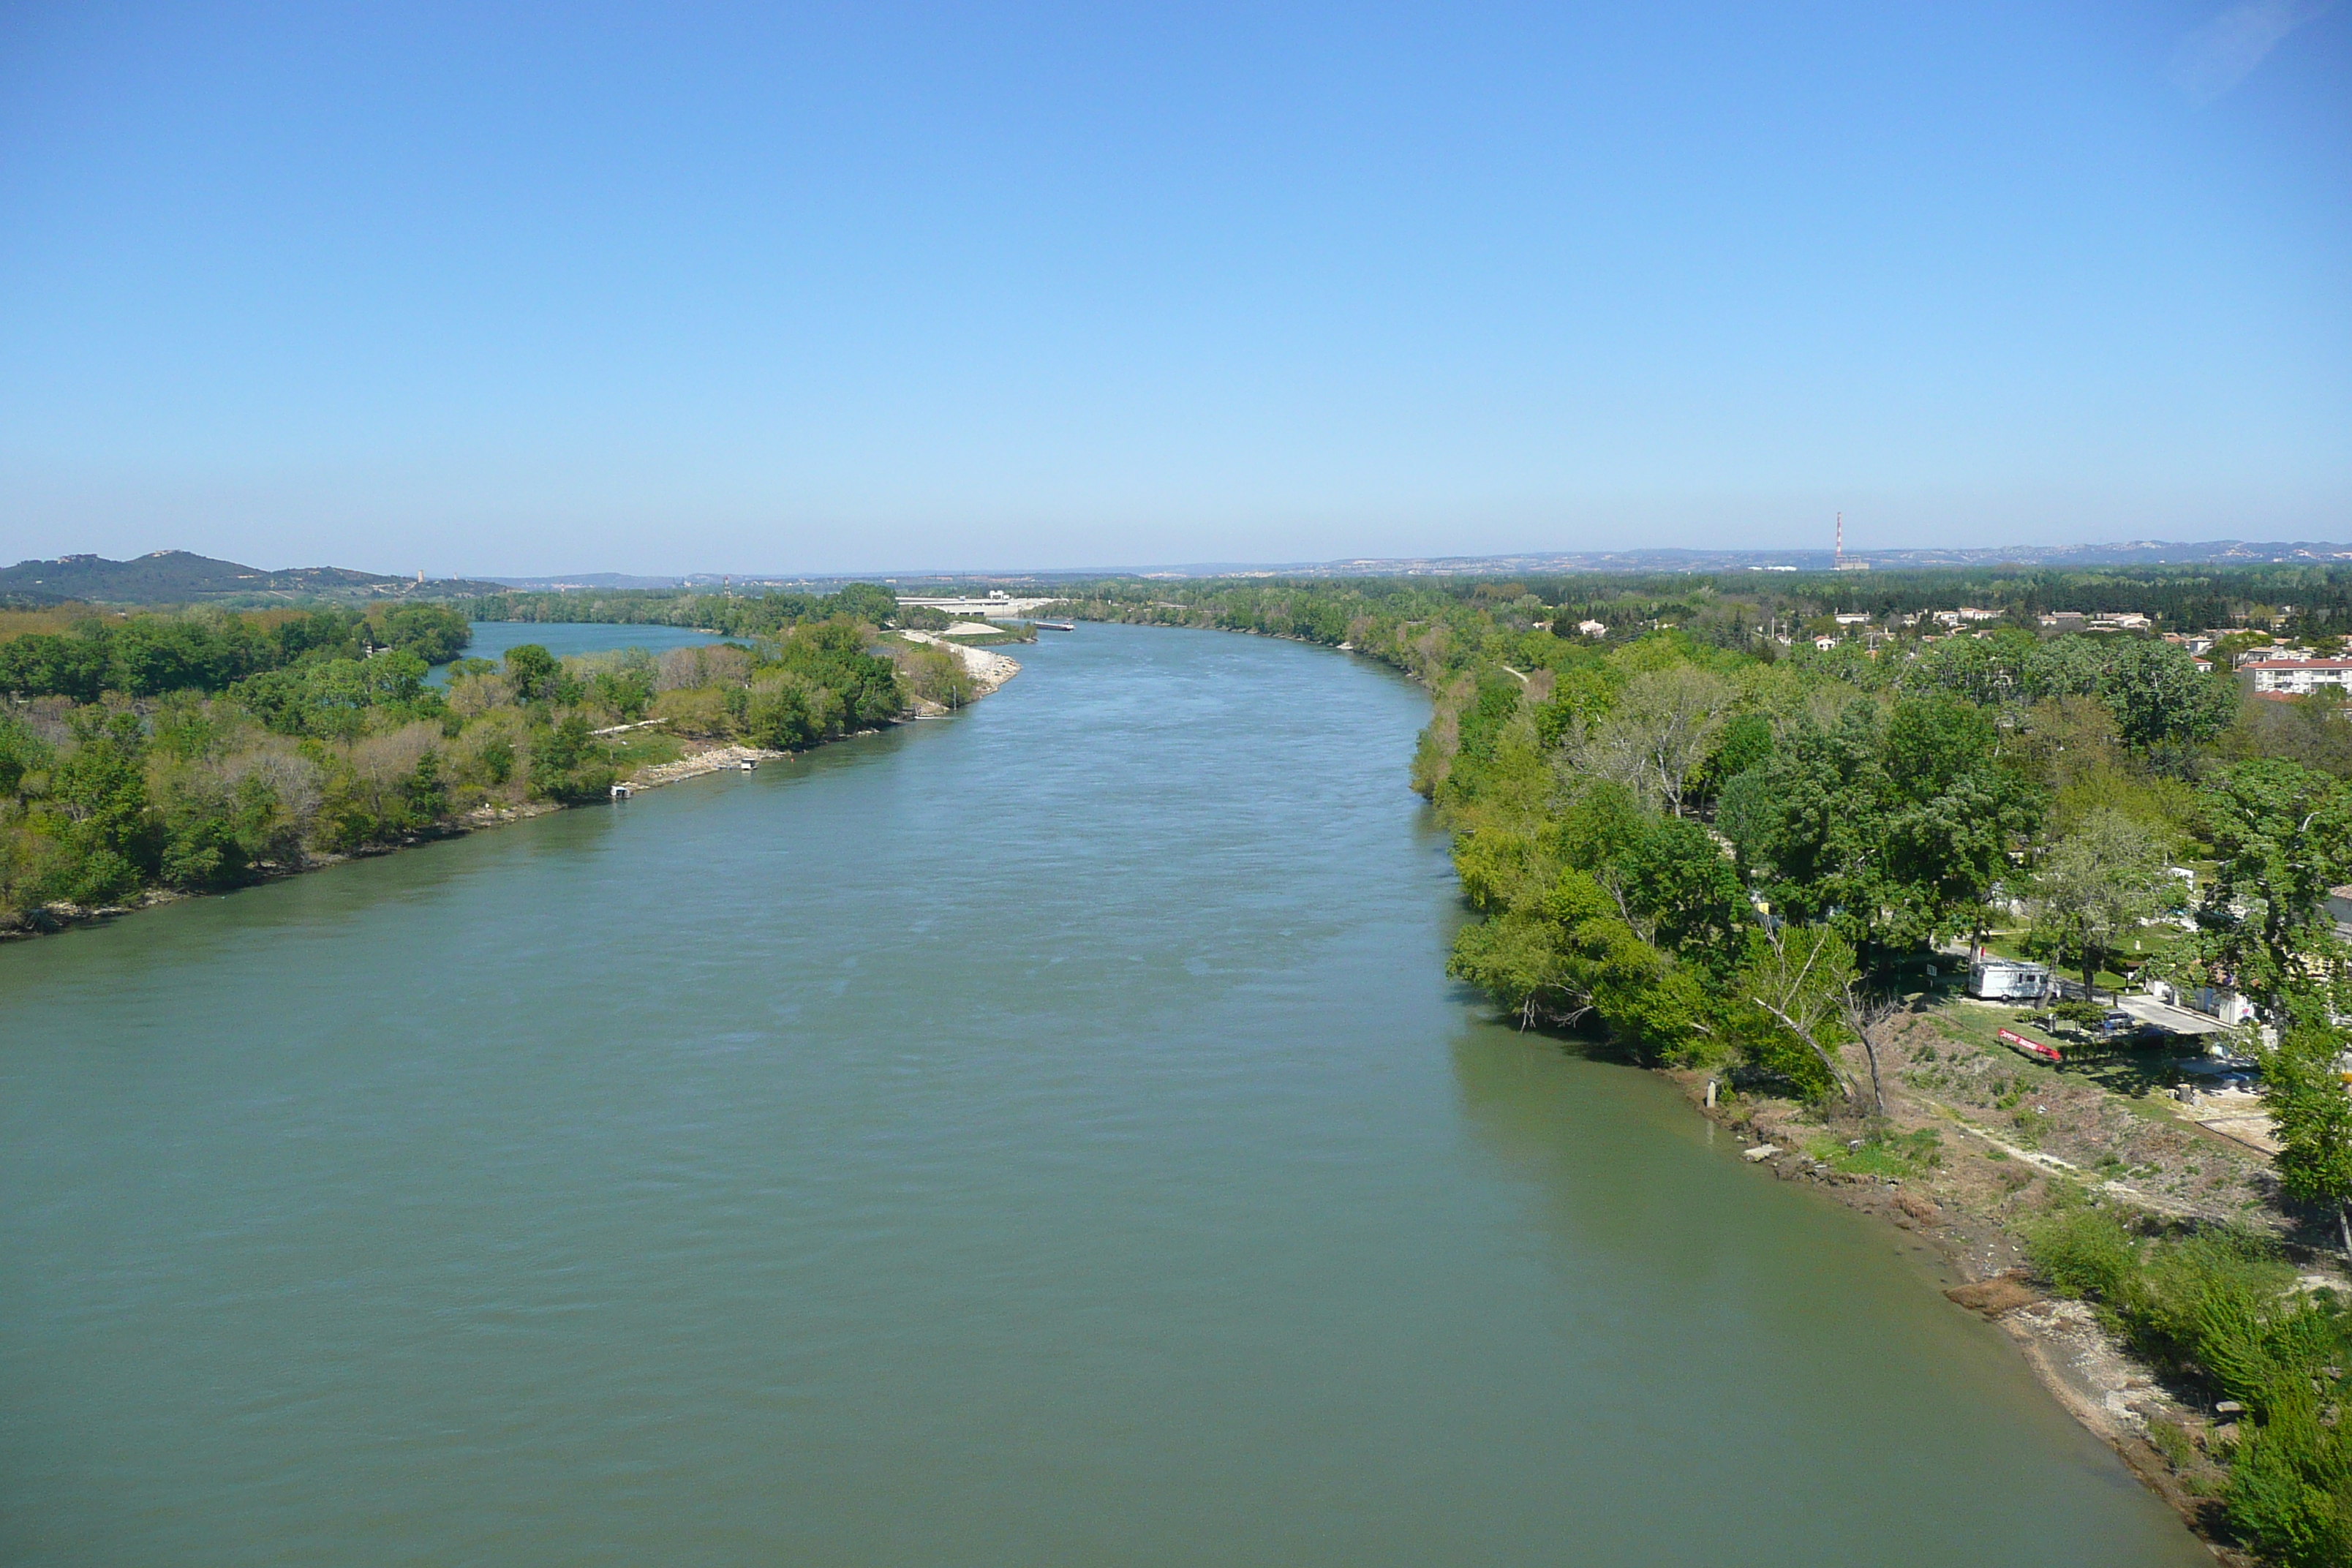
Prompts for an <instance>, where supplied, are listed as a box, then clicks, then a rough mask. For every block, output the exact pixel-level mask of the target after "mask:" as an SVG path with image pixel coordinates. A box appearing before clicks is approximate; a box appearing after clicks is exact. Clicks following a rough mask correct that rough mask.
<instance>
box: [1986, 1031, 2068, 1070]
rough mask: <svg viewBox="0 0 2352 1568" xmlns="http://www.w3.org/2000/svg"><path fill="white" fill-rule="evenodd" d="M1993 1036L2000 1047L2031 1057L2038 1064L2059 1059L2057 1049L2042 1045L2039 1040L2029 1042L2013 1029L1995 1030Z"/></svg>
mask: <svg viewBox="0 0 2352 1568" xmlns="http://www.w3.org/2000/svg"><path fill="white" fill-rule="evenodd" d="M1993 1034H1994V1035H1995V1036H1996V1037H1998V1038H1999V1039H2000V1043H2001V1044H2002V1045H2004V1046H2007V1047H2009V1048H2010V1049H2011V1050H2013V1051H2016V1052H2017V1053H2019V1054H2020V1055H2021V1056H2028V1057H2032V1058H2033V1059H2034V1060H2035V1061H2038V1062H2054V1061H2057V1060H2059V1059H2060V1058H2059V1055H2058V1047H2055V1046H2051V1045H2044V1044H2043V1043H2042V1042H2041V1041H2040V1040H2029V1039H2027V1038H2026V1037H2024V1036H2023V1035H2021V1034H2019V1033H2018V1032H2017V1031H2016V1030H2014V1029H1995V1030H1994V1031H1993Z"/></svg>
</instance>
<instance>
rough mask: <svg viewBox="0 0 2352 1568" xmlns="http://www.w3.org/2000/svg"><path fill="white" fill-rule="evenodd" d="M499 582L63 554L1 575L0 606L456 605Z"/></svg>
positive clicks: (176, 556)
mask: <svg viewBox="0 0 2352 1568" xmlns="http://www.w3.org/2000/svg"><path fill="white" fill-rule="evenodd" d="M505 591H506V590H505V589H504V588H503V587H502V586H501V585H500V584H496V583H484V582H476V581H473V580H470V579H465V578H446V577H445V578H437V579H430V580H425V581H419V580H417V579H416V578H414V577H380V576H377V575H375V574H373V573H369V572H353V571H350V570H348V569H346V568H344V567H341V566H304V567H298V568H296V569H295V570H292V571H289V572H264V571H262V570H261V569H260V568H259V567H257V566H240V565H238V564H237V563H236V562H234V561H215V560H214V559H213V558H212V557H211V556H209V555H197V554H194V553H192V552H188V551H185V550H158V551H156V552H154V553H153V554H152V555H142V556H140V557H138V558H137V559H136V560H132V561H109V560H107V559H106V558H105V557H104V556H102V555H65V556H60V557H58V559H57V560H55V561H22V562H19V563H16V565H14V566H10V567H7V568H6V569H5V570H0V602H7V603H16V604H26V605H44V604H61V603H63V602H65V601H67V600H69V599H79V600H84V601H87V602H88V603H90V604H94V605H192V604H202V603H206V602H219V601H229V600H238V601H250V602H253V603H257V604H258V603H268V602H271V601H278V602H291V601H294V600H298V599H332V600H338V601H342V602H373V601H377V600H385V599H455V598H463V597H467V596H469V595H476V594H500V593H504V592H505Z"/></svg>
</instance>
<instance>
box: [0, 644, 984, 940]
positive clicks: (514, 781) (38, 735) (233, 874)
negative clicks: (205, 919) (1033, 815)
mask: <svg viewBox="0 0 2352 1568" xmlns="http://www.w3.org/2000/svg"><path fill="white" fill-rule="evenodd" d="M866 602H867V603H868V604H869V605H872V604H874V603H875V601H872V600H871V599H870V598H869V599H868V600H867V601H866ZM420 612H422V613H420ZM466 632H467V627H466V623H465V622H464V620H463V619H462V618H460V617H457V616H453V615H451V614H450V613H449V612H447V611H446V610H444V609H440V608H437V607H434V606H404V607H402V608H400V609H396V610H393V611H391V612H389V613H380V614H377V615H375V616H366V617H362V616H355V615H353V614H352V613H349V612H343V611H336V610H328V611H320V612H315V613H311V614H307V615H304V614H296V615H287V614H285V613H283V612H271V613H265V614H263V615H260V616H227V615H223V614H218V613H215V612H210V611H199V612H193V613H190V614H187V615H184V616H136V617H132V618H131V619H130V620H128V621H125V622H121V623H117V624H111V625H110V624H105V623H92V624H90V625H88V626H82V627H79V628H77V629H75V630H73V631H71V632H69V633H67V634H62V635H60V634H53V633H36V634H29V635H27V636H24V637H16V638H15V639H13V640H12V641H9V642H5V643H0V683H5V692H6V700H5V703H0V925H5V926H22V925H24V924H25V923H26V922H28V921H30V922H37V921H40V920H41V919H42V918H43V916H42V914H41V911H42V910H43V909H44V907H45V906H47V905H50V904H58V903H65V904H72V905H79V906H85V907H87V906H104V905H113V904H121V903H122V902H124V901H126V900H132V899H135V898H137V897H139V896H141V895H142V893H144V892H146V891H148V890H150V889H179V890H188V891H196V890H209V889H226V888H232V887H236V886H239V885H242V884H245V883H248V882H251V881H254V880H257V879H260V878H262V877H264V876H268V875H270V874H273V873H277V872H282V871H289V870H293V869H298V868H300V867H302V866H304V865H306V864H309V863H311V862H313V861H315V860H316V859H318V858H320V857H324V856H332V855H341V854H349V853H352V852H356V851H364V850H368V849H371V848H374V847H386V846H391V845H396V844H401V843H405V842H410V841H413V840H415V839H417V838H419V837H428V836H431V835H434V834H437V833H440V832H444V831H447V830H449V829H450V828H452V827H453V826H457V825H458V824H460V823H461V822H463V821H465V820H466V819H467V818H468V817H469V816H472V815H474V814H478V813H480V812H482V811H484V810H486V809H488V810H499V809H509V808H513V807H518V806H521V805H525V804H527V803H530V802H533V801H545V802H553V803H558V804H563V803H572V802H578V801H583V800H590V799H596V798H601V797H603V796H604V795H605V794H606V793H607V791H608V788H609V786H610V785H611V784H613V783H614V780H615V778H616V777H617V776H619V773H620V772H621V770H623V769H625V768H627V767H633V766H635V765H639V764H642V763H648V762H659V761H665V760H667V759H668V758H669V757H672V756H675V755H677V754H678V752H679V751H680V749H681V746H682V745H683V744H685V743H690V742H695V741H698V740H712V741H737V742H743V743H746V744H751V745H755V746H759V747H762V748H766V749H771V750H777V751H787V750H796V749H799V748H803V747H806V746H812V745H816V744H820V743H822V742H826V741H829V740H833V739H836V738H839V737H840V736H843V735H845V734H851V733H856V732H858V731H866V730H871V729H874V728H876V727H877V726H879V725H882V724H885V723H887V722H890V721H894V720H896V719H898V718H899V717H900V716H901V715H903V714H904V713H905V712H906V711H907V710H908V708H909V707H910V706H911V705H912V704H913V703H914V702H916V701H917V700H919V699H920V700H929V701H931V702H935V703H937V704H939V705H940V706H942V707H954V706H958V705H960V704H961V701H963V700H967V699H968V697H969V695H970V692H971V686H970V682H969V679H968V678H966V677H965V676H964V674H963V672H962V670H961V666H960V665H958V664H957V663H956V662H955V660H954V659H952V658H950V657H949V656H947V655H945V654H944V653H942V652H940V650H938V649H936V648H930V647H915V646H911V645H908V644H904V643H896V642H890V641H887V640H884V639H881V638H879V637H877V627H876V626H874V625H873V624H872V623H871V622H866V621H860V620H856V619H854V618H851V617H850V616H846V615H841V614H836V615H835V616H830V617H828V618H824V619H821V620H813V621H811V620H803V621H800V622H797V623H795V624H793V625H790V626H787V627H785V628H783V629H782V630H781V631H779V632H778V633H777V634H776V635H773V636H771V637H758V638H751V639H747V640H745V641H741V642H726V643H720V644H718V645H715V646H712V647H694V648H680V649H673V650H671V651H669V652H667V653H665V654H662V655H660V656H659V657H656V656H654V655H651V654H648V653H646V652H645V651H643V650H630V651H627V652H625V653H618V654H610V655H600V656H594V657H591V658H556V657H555V656H554V655H552V654H551V653H550V652H549V651H548V650H547V649H546V648H544V647H540V646H538V645H536V644H524V645H521V646H520V647H514V648H510V649H509V650H508V652H507V654H506V656H505V658H503V659H502V660H499V661H496V662H493V661H491V660H488V659H482V658H458V659H457V660H456V661H455V662H454V663H453V664H452V665H451V667H450V674H449V679H448V681H447V684H446V688H436V687H435V686H433V685H431V684H429V683H428V681H427V679H426V677H427V674H428V666H427V663H426V658H427V657H428V656H429V655H445V656H446V655H447V654H453V653H456V652H457V651H459V650H460V649H461V648H462V647H463V646H464V642H465V637H466ZM27 644H29V645H31V646H30V647H29V648H28V647H26V645H27ZM60 644H64V645H67V646H66V647H65V650H64V652H63V653H62V654H61V653H60V652H59V649H58V645H60ZM158 649H163V650H168V651H169V655H170V657H169V658H166V657H163V655H162V654H159V653H157V652H156V650H158ZM61 670H62V671H64V672H65V673H64V674H63V675H60V674H59V671H61ZM92 670H95V671H97V672H98V673H97V674H96V675H94V676H93V675H91V674H90V673H89V672H90V671H92ZM93 681H94V682H95V684H94V685H93V684H92V682H93ZM646 719H659V720H661V721H663V723H662V724H661V725H660V726H659V727H657V728H655V729H650V730H639V731H631V732H628V733H625V734H614V735H599V734H598V733H596V731H600V730H611V729H613V728H614V727H615V726H619V725H624V724H634V723H636V722H638V721H643V720H646Z"/></svg>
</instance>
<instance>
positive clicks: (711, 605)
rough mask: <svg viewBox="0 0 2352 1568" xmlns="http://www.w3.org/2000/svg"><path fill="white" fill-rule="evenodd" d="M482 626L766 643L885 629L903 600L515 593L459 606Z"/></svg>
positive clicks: (846, 593)
mask: <svg viewBox="0 0 2352 1568" xmlns="http://www.w3.org/2000/svg"><path fill="white" fill-rule="evenodd" d="M457 607H458V608H459V609H461V610H462V611H464V612H465V614H466V615H467V616H470V617H471V618H473V619H475V620H478V621H540V622H553V621H588V622H596V623H604V624H611V625H620V626H695V627H698V628H700V629H702V630H704V631H711V632H717V633H719V635H721V636H723V637H773V636H775V635H776V634H777V633H779V632H782V631H785V630H788V629H789V628H791V627H793V626H808V625H813V624H815V623H817V622H822V621H830V620H835V619H843V618H845V619H848V620H852V621H862V622H865V623H866V624H867V625H870V626H889V625H891V624H893V623H894V621H895V620H896V617H897V616H898V595H895V594H893V593H892V592H891V591H890V590H889V589H888V588H886V587H882V586H880V585H878V584H873V583H850V584H844V585H843V586H842V587H841V588H839V589H837V590H835V592H833V593H830V594H800V593H792V592H784V591H775V590H770V591H764V592H761V593H757V594H751V593H745V594H735V593H715V594H714V593H709V592H700V593H697V592H691V591H687V590H672V589H645V588H616V589H608V590H602V591H597V592H580V591H566V592H561V593H541V594H533V593H520V592H518V593H511V594H499V595H489V596H486V597H483V598H478V599H467V600H464V601H461V602H460V603H459V605H458V606H457Z"/></svg>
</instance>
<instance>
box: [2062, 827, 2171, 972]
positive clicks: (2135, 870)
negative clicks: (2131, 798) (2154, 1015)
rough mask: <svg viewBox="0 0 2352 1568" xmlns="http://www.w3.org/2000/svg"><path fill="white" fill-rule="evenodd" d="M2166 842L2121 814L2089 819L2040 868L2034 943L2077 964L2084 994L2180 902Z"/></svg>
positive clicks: (2066, 838)
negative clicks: (2123, 948)
mask: <svg viewBox="0 0 2352 1568" xmlns="http://www.w3.org/2000/svg"><path fill="white" fill-rule="evenodd" d="M2166 860H2167V857H2166V855H2165V846H2164V841H2163V839H2162V837H2159V836H2158V834H2157V833H2156V832H2154V831H2153V830H2151V829H2150V828H2148V827H2147V826H2144V825H2143V824H2140V823H2137V822H2135V821H2133V820H2132V819H2131V818H2130V817H2127V816H2124V815H2123V813H2121V812H2119V811H2115V810H2112V809H2103V810H2098V811H2094V812H2092V813H2091V814H2090V815H2089V816H2085V817H2084V819H2083V821H2082V823H2081V825H2080V826H2077V827H2076V828H2075V829H2074V832H2073V833H2071V834H2069V835H2068V836H2067V837H2064V838H2063V839H2061V840H2059V842H2058V844H2057V846H2056V847H2054V848H2053V849H2052V850H2051V852H2050V855H2049V857H2048V858H2047V859H2045V860H2044V861H2043V862H2042V874H2041V876H2040V877H2039V878H2037V879H2036V880H2035V883H2034V902H2035V919H2034V928H2033V934H2034V937H2035V938H2036V940H2037V944H2038V945H2039V946H2040V947H2041V948H2042V950H2043V951H2045V952H2051V953H2052V954H2053V955H2055V956H2057V957H2058V958H2060V959H2061V960H2062V961H2071V962H2073V963H2079V964H2081V965H2082V969H2083V990H2084V994H2086V995H2089V996H2092V997H2096V996H2097V994H2098V992H2097V989H2096V987H2095V981H2096V979H2097V976H2098V972H2099V970H2100V969H2101V968H2102V967H2103V966H2104V965H2105V962H2106V959H2107V956H2108V955H2109V954H2110V953H2112V952H2115V950H2116V948H2117V947H2118V946H2120V945H2121V944H2122V942H2124V941H2125V940H2126V938H2128V937H2129V936H2130V935H2131V934H2132V933H2133V932H2135V931H2137V930H2138V929H2139V928H2140V927H2141V926H2142V925H2144V924H2146V923H2147V921H2152V920H2154V919H2156V918H2157V917H2158V915H2160V914H2163V913H2164V912H2165V911H2166V910H2172V909H2177V908H2179V905H2180V903H2181V902H2182V889H2181V886H2180V882H2179V879H2177V878H2175V877H2174V876H2173V875H2172V874H2171V872H2170V871H2169V870H2168V868H2167V865H2166Z"/></svg>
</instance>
